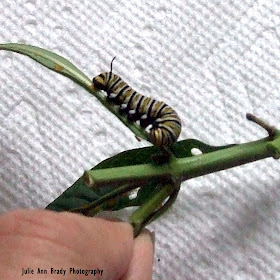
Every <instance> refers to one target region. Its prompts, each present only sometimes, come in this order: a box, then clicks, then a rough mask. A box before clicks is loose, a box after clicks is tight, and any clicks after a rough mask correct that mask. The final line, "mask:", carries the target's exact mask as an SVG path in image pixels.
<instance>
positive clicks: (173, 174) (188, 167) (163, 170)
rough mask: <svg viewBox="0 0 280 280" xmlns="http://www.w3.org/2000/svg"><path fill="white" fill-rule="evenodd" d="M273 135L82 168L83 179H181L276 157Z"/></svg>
mask: <svg viewBox="0 0 280 280" xmlns="http://www.w3.org/2000/svg"><path fill="white" fill-rule="evenodd" d="M276 135H277V137H276V138H275V139H274V140H272V141H270V140H271V139H270V138H264V139H261V140H258V141H254V142H249V143H244V144H239V145H236V146H233V147H230V148H227V149H222V150H218V151H214V152H210V153H206V154H201V155H197V156H192V157H186V158H173V159H172V160H171V161H170V162H169V163H167V164H165V165H160V166H157V165H152V164H140V165H132V166H126V167H116V168H108V169H98V170H90V171H87V172H85V178H86V180H85V183H86V184H87V186H88V187H91V188H97V187H102V186H103V185H107V186H108V184H111V185H114V184H120V183H124V182H134V183H135V182H139V181H143V180H147V179H149V180H150V179H155V178H156V179H159V180H161V181H162V180H165V179H172V178H173V179H179V180H180V181H184V180H188V179H190V178H194V177H198V176H202V175H205V174H209V173H213V172H217V171H220V170H224V169H228V168H231V167H234V166H238V165H242V164H246V163H249V162H253V161H257V160H260V159H263V158H267V157H274V158H278V157H279V154H280V136H279V135H278V134H276Z"/></svg>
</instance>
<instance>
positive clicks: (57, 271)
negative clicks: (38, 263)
mask: <svg viewBox="0 0 280 280" xmlns="http://www.w3.org/2000/svg"><path fill="white" fill-rule="evenodd" d="M41 274H43V275H44V274H45V275H61V276H67V275H85V276H88V275H91V276H92V275H93V276H97V275H100V276H102V274H103V269H99V268H96V269H84V268H74V267H69V268H67V269H64V268H53V267H50V268H40V267H38V268H36V269H35V268H30V267H27V268H22V274H21V275H22V276H30V275H41Z"/></svg>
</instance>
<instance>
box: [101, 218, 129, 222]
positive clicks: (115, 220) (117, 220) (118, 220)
mask: <svg viewBox="0 0 280 280" xmlns="http://www.w3.org/2000/svg"><path fill="white" fill-rule="evenodd" d="M102 219H104V220H106V221H110V222H124V221H123V220H121V219H120V218H117V217H102Z"/></svg>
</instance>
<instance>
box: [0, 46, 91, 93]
mask: <svg viewBox="0 0 280 280" xmlns="http://www.w3.org/2000/svg"><path fill="white" fill-rule="evenodd" d="M0 50H6V51H13V52H17V53H20V54H23V55H26V56H29V57H31V58H32V59H34V60H36V61H37V62H39V63H41V64H42V65H44V66H46V67H47V68H49V69H51V70H53V71H55V72H57V73H60V74H62V75H64V76H66V77H68V78H70V79H71V80H73V81H74V82H76V83H78V84H80V85H81V86H83V87H85V88H91V86H92V82H91V80H90V79H89V78H88V77H87V76H86V75H85V74H84V73H83V72H82V71H81V70H79V69H78V68H77V67H76V66H75V65H74V64H73V63H71V62H70V61H69V60H67V59H65V58H63V57H62V56H60V55H57V54H55V53H53V52H51V51H48V50H45V49H42V48H39V47H35V46H31V45H25V44H14V43H10V44H0Z"/></svg>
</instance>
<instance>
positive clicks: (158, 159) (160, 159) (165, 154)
mask: <svg viewBox="0 0 280 280" xmlns="http://www.w3.org/2000/svg"><path fill="white" fill-rule="evenodd" d="M174 157H175V156H174V153H173V152H172V150H171V149H170V148H167V147H162V148H161V149H160V152H159V153H156V154H153V155H152V156H151V158H152V160H153V161H154V162H155V164H157V165H162V164H165V163H168V162H169V161H170V160H171V159H172V158H174Z"/></svg>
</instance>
